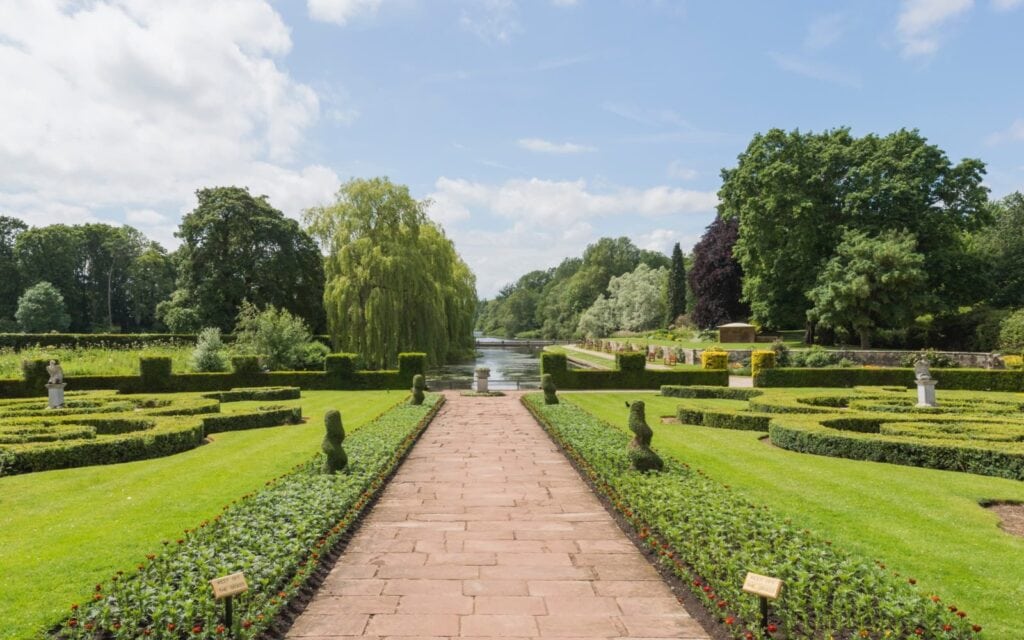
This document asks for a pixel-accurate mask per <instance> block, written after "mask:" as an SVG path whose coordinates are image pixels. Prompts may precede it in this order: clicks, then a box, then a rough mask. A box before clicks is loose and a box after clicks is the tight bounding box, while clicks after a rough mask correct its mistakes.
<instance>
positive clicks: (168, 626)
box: [167, 622, 176, 631]
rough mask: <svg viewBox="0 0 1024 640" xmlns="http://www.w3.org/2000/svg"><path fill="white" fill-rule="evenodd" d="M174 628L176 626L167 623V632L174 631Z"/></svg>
mask: <svg viewBox="0 0 1024 640" xmlns="http://www.w3.org/2000/svg"><path fill="white" fill-rule="evenodd" d="M175 626H176V625H175V624H174V623H173V622H168V623H167V630H168V631H174V628H175Z"/></svg>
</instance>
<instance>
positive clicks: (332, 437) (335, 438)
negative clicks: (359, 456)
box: [320, 409, 348, 473]
mask: <svg viewBox="0 0 1024 640" xmlns="http://www.w3.org/2000/svg"><path fill="white" fill-rule="evenodd" d="M324 429H325V430H326V433H325V434H324V441H323V443H322V444H321V445H320V448H321V449H323V451H324V453H325V454H327V459H326V460H324V473H337V472H339V471H347V470H348V454H346V453H345V449H344V447H342V443H343V442H344V441H345V427H344V426H342V424H341V414H340V413H339V412H338V411H337V410H335V409H331V410H330V411H328V412H327V413H325V414H324Z"/></svg>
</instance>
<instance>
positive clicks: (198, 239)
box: [158, 187, 324, 331]
mask: <svg viewBox="0 0 1024 640" xmlns="http://www.w3.org/2000/svg"><path fill="white" fill-rule="evenodd" d="M196 197H197V198H198V200H199V204H198V206H197V207H196V208H195V209H194V210H193V211H191V212H190V213H188V214H186V215H185V217H184V218H183V219H182V221H181V225H180V226H179V228H178V232H177V234H176V235H177V236H178V237H179V238H181V241H182V244H181V247H180V248H179V249H178V257H177V258H178V265H177V266H178V273H177V291H176V292H175V293H174V295H173V296H172V297H171V299H170V300H169V301H167V302H164V303H163V304H161V305H160V308H159V310H158V312H159V315H160V317H161V318H163V319H164V321H165V322H166V323H167V324H168V325H172V328H173V325H177V328H178V329H182V330H197V329H199V328H200V327H219V328H220V329H221V330H223V331H230V330H231V328H232V326H233V325H234V322H235V317H236V316H237V315H238V311H239V309H240V308H241V304H242V301H243V300H248V301H249V302H250V303H252V304H254V305H256V306H257V307H261V308H262V307H266V306H274V307H277V308H280V309H285V310H287V311H289V312H291V313H292V314H294V315H296V316H298V317H300V318H302V319H303V320H305V321H306V323H307V325H308V326H309V327H311V328H312V329H313V330H314V331H318V330H320V329H322V328H323V326H324V314H323V302H322V298H323V282H324V271H323V260H322V257H321V255H320V252H319V250H318V249H317V245H316V242H315V241H314V240H313V238H312V237H310V235H309V234H307V233H306V232H305V231H303V230H302V228H301V227H300V226H299V224H298V222H296V221H295V220H292V219H291V218H287V217H285V215H284V214H283V213H281V212H280V211H278V210H277V209H275V208H274V207H272V206H270V203H269V202H267V199H266V197H263V196H261V197H253V196H252V195H250V194H249V191H248V190H246V189H243V188H240V187H214V188H210V189H200V190H199V191H197V192H196Z"/></svg>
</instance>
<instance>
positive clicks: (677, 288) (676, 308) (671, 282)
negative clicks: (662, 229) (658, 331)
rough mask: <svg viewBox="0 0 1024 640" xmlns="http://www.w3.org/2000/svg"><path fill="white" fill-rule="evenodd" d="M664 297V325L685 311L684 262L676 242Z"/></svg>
mask: <svg viewBox="0 0 1024 640" xmlns="http://www.w3.org/2000/svg"><path fill="white" fill-rule="evenodd" d="M666 298H667V299H666V303H665V306H666V316H665V325H666V326H668V325H670V324H672V323H674V322H675V321H676V318H678V317H679V316H681V315H683V314H684V313H686V262H685V261H684V260H683V251H682V249H680V248H679V243H678V242H677V243H676V244H675V246H673V247H672V267H671V268H670V269H669V272H668V284H667V285H666Z"/></svg>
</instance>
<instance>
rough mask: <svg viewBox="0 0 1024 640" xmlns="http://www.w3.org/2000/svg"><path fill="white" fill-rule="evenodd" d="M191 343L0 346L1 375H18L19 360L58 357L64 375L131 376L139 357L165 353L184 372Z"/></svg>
mask: <svg viewBox="0 0 1024 640" xmlns="http://www.w3.org/2000/svg"><path fill="white" fill-rule="evenodd" d="M192 350H193V348H192V347H176V346H152V345H147V346H145V347H143V348H138V349H136V348H125V349H98V348H95V347H89V348H82V349H65V348H56V347H37V348H34V349H24V350H22V351H14V350H13V349H9V348H4V349H0V378H21V362H22V360H52V359H56V360H59V361H60V364H61V368H62V369H64V375H66V376H68V377H73V376H134V375H138V374H139V358H148V357H153V358H155V357H165V358H170V359H171V370H172V371H174V372H176V373H185V372H189V371H191V370H192V368H191V366H190V365H189V359H190V358H191V357H192Z"/></svg>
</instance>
